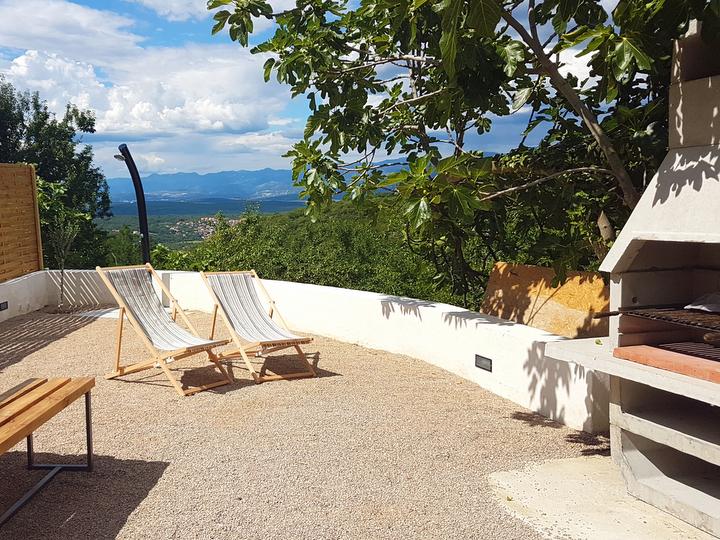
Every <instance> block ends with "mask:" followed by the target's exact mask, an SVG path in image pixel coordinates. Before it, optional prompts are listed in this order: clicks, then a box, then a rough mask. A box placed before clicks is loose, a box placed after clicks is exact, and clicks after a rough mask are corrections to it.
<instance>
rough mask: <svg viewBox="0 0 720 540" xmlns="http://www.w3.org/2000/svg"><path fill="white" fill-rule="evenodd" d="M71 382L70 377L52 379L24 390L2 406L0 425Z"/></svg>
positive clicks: (0, 407)
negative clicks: (26, 390)
mask: <svg viewBox="0 0 720 540" xmlns="http://www.w3.org/2000/svg"><path fill="white" fill-rule="evenodd" d="M69 382H70V379H50V380H49V381H47V382H46V383H45V384H41V385H40V386H38V387H36V388H33V389H32V390H31V391H29V392H24V391H23V394H22V395H21V396H19V397H18V398H17V399H14V400H13V401H11V402H9V403H7V404H6V405H2V406H0V426H3V425H4V424H7V423H8V422H9V421H10V420H12V419H13V418H15V417H16V416H17V415H19V414H20V413H22V412H24V411H26V410H27V409H29V408H30V407H32V406H33V405H35V404H36V403H39V402H40V401H42V400H43V399H44V398H45V397H46V396H48V395H50V394H52V393H53V392H55V391H56V390H58V389H59V388H60V387H61V386H63V385H66V384H67V383H69ZM23 390H24V389H23Z"/></svg>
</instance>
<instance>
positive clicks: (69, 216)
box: [47, 207, 88, 309]
mask: <svg viewBox="0 0 720 540" xmlns="http://www.w3.org/2000/svg"><path fill="white" fill-rule="evenodd" d="M87 218H88V216H87V215H85V214H82V213H80V212H76V211H72V210H66V209H65V208H64V207H59V208H58V209H57V210H56V211H55V213H54V214H53V217H52V222H51V223H50V224H49V225H50V226H49V227H48V239H47V241H48V245H49V246H50V247H51V248H52V253H53V257H54V258H55V263H56V264H57V267H58V268H59V269H60V297H59V299H58V307H59V308H61V309H62V307H63V304H64V301H65V262H66V261H67V258H68V255H69V254H70V250H71V249H72V245H73V242H74V241H75V239H76V238H77V235H78V233H79V232H80V224H81V222H82V221H83V219H87Z"/></svg>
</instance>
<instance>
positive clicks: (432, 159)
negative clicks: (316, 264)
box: [208, 0, 720, 294]
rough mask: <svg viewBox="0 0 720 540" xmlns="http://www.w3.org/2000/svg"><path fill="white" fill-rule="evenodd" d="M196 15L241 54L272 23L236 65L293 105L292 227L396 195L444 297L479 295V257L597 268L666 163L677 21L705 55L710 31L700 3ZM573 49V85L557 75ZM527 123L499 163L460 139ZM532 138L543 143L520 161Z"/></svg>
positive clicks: (417, 4) (438, 2) (568, 0)
mask: <svg viewBox="0 0 720 540" xmlns="http://www.w3.org/2000/svg"><path fill="white" fill-rule="evenodd" d="M208 7H209V9H213V10H217V11H216V13H215V21H216V23H215V26H214V28H213V33H217V32H220V31H221V30H223V29H224V28H228V29H229V33H230V37H231V39H234V40H237V41H238V42H239V43H240V44H241V45H244V46H247V45H248V43H249V42H250V33H251V32H252V30H253V26H252V18H253V17H266V18H269V19H272V20H273V21H274V22H275V23H276V30H275V33H274V35H273V36H272V37H271V38H270V39H268V40H266V41H264V42H261V43H259V44H257V45H256V46H254V47H253V49H252V52H254V53H257V54H264V55H266V58H267V59H266V62H265V65H264V74H265V78H266V80H269V79H270V77H271V76H273V75H274V76H275V77H276V78H277V80H278V81H279V82H281V83H284V84H287V85H289V86H290V88H291V89H292V92H293V95H304V96H306V98H307V99H308V103H309V107H310V115H309V117H308V120H307V125H306V128H305V132H304V137H303V140H301V141H299V142H298V143H297V144H295V145H294V147H293V149H292V150H291V151H290V152H289V153H288V156H290V157H292V159H293V174H294V180H295V182H296V183H297V185H299V186H301V187H302V188H303V190H304V191H303V195H304V196H305V197H306V198H307V201H308V213H309V214H310V215H311V216H313V217H317V216H318V215H319V211H320V209H321V208H323V207H324V206H326V205H327V204H328V203H330V202H331V201H333V200H334V199H336V198H337V197H338V196H340V195H342V196H343V197H345V198H347V199H350V200H354V201H359V202H362V201H364V200H365V199H366V198H367V197H368V194H371V193H376V192H378V191H382V190H388V191H392V192H394V193H396V194H397V195H398V196H399V201H400V203H399V204H401V205H402V206H403V208H404V213H405V231H406V234H407V236H408V240H409V242H410V244H411V245H414V246H415V247H416V248H417V249H419V250H421V251H422V253H423V254H424V256H425V257H426V258H428V259H429V260H432V261H433V262H434V263H435V264H436V265H437V268H438V270H439V272H440V275H441V277H442V278H443V280H444V281H443V282H444V283H449V284H450V285H451V286H452V288H453V290H454V291H455V292H456V293H460V294H461V293H465V292H467V291H468V290H472V288H473V287H474V283H476V282H477V281H478V280H482V275H483V271H484V267H483V265H482V264H480V265H479V266H478V261H483V260H484V255H481V256H479V255H478V253H482V254H485V253H490V257H491V258H493V259H497V258H498V257H501V256H502V257H505V256H506V258H508V259H509V260H515V261H518V262H519V261H520V259H522V258H524V257H526V256H527V257H529V258H530V261H528V262H536V263H541V262H543V261H547V262H550V263H552V264H554V265H555V266H556V267H557V268H558V269H560V270H562V269H563V268H565V267H567V266H568V265H569V266H572V267H575V268H592V267H594V266H596V265H597V261H598V258H599V257H602V254H603V253H604V251H605V250H606V248H607V246H606V242H605V241H604V240H603V239H602V238H601V237H600V236H599V230H598V228H597V226H596V220H597V219H598V217H599V216H600V215H601V213H604V214H605V215H606V216H608V218H609V219H610V220H611V222H612V223H613V224H614V225H615V226H616V227H619V226H622V224H623V223H624V220H625V219H626V218H627V215H628V213H629V211H630V209H631V208H632V207H633V206H634V204H635V203H636V201H637V199H638V197H639V192H640V191H641V190H642V189H643V187H644V185H645V183H646V181H647V179H648V178H649V177H650V176H651V175H652V174H653V173H654V171H655V170H656V168H657V167H658V165H659V161H660V158H661V157H662V155H663V154H664V152H665V148H666V133H667V130H666V127H667V118H666V110H667V94H668V84H669V71H670V69H669V64H670V51H671V45H672V40H673V39H675V38H677V37H679V36H680V35H682V34H683V33H684V32H685V30H686V29H687V26H688V22H689V20H690V19H691V18H698V19H700V20H705V21H706V24H705V25H704V26H703V34H704V38H705V39H707V40H713V39H716V34H717V29H718V27H720V25H717V24H716V22H717V20H718V14H719V13H718V12H717V2H716V0H710V1H708V0H693V1H690V0H650V1H644V0H643V1H640V0H621V1H620V2H619V3H618V5H617V7H616V8H615V9H614V11H613V12H612V14H608V13H606V11H605V9H604V8H603V6H602V4H601V3H600V2H599V1H598V0H544V1H540V2H538V1H536V0H529V1H527V2H521V1H519V0H517V1H513V0H510V1H508V0H468V1H464V0H401V1H395V0H361V1H360V2H359V3H357V2H351V1H349V0H297V1H296V2H295V5H294V7H292V8H290V9H288V10H285V11H282V12H278V13H273V12H272V10H271V8H270V6H269V4H268V3H267V2H266V1H265V0H251V1H248V0H210V2H208ZM523 10H527V12H526V13H525V12H523ZM578 52H579V53H580V54H581V55H585V57H586V58H588V59H589V64H590V67H591V73H590V74H591V77H592V78H591V79H590V80H581V79H580V78H578V76H577V75H576V74H573V73H567V71H565V70H564V69H563V62H562V60H563V59H567V58H572V56H573V55H574V54H575V53H578ZM563 72H565V73H566V75H564V76H563V74H562V73H563ZM526 108H529V109H530V110H531V111H532V112H531V115H530V119H529V123H528V126H527V130H526V132H525V134H524V137H523V138H522V139H521V140H520V141H519V144H518V145H517V147H516V148H515V149H513V150H512V151H510V152H508V153H507V154H506V155H502V156H495V157H491V156H489V155H487V154H485V153H483V152H482V151H481V150H482V148H480V147H478V146H477V144H475V145H474V146H473V144H470V143H469V142H468V140H469V139H472V137H476V135H478V134H479V135H482V134H484V133H492V127H493V119H494V118H496V117H502V116H508V115H511V114H515V113H516V112H517V111H518V110H521V109H523V110H524V109H526ZM539 126H541V127H539ZM533 129H543V130H544V134H543V135H542V140H541V142H540V143H539V144H538V145H537V146H536V147H534V148H532V147H528V146H527V145H526V143H527V136H528V134H529V133H530V132H531V131H532V130H533ZM476 140H477V139H476ZM393 153H394V154H400V155H401V156H402V159H401V161H400V163H401V164H402V165H403V166H405V170H404V171H403V172H401V173H395V174H392V175H389V174H386V173H385V170H386V167H387V165H389V164H388V163H377V160H376V156H379V155H383V154H386V155H392V154H393ZM351 155H355V156H359V159H354V158H351V157H348V156H351ZM561 173H564V174H561ZM545 180H548V181H545ZM500 194H503V196H499V195H500ZM521 237H522V238H525V241H528V242H534V245H532V246H529V247H528V249H523V248H522V247H521V246H518V245H517V244H516V240H517V238H521ZM478 246H481V247H480V248H478ZM478 249H479V250H480V251H479V252H478Z"/></svg>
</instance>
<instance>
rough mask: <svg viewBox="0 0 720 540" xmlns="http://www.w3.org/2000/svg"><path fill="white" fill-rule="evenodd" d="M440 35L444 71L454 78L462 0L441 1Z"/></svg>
mask: <svg viewBox="0 0 720 540" xmlns="http://www.w3.org/2000/svg"><path fill="white" fill-rule="evenodd" d="M443 4H444V5H445V7H444V9H443V18H442V36H440V54H441V55H442V65H443V69H444V70H445V73H447V76H448V77H449V78H450V79H454V78H455V58H456V57H457V29H458V23H459V21H460V13H461V10H462V6H463V3H462V0H448V1H446V2H444V3H443Z"/></svg>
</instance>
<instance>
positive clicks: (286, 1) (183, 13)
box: [131, 0, 295, 32]
mask: <svg viewBox="0 0 720 540" xmlns="http://www.w3.org/2000/svg"><path fill="white" fill-rule="evenodd" d="M131 1H133V2H135V3H136V4H141V5H143V6H145V7H147V8H150V9H152V10H153V11H154V12H155V13H157V14H158V15H160V16H161V17H165V18H166V19H168V20H170V21H187V20H190V19H195V20H203V19H207V18H209V17H210V16H212V14H213V12H210V11H208V9H207V1H206V0H131ZM270 5H271V6H272V7H273V11H275V12H279V11H283V10H286V9H289V8H291V7H293V6H295V0H271V2H270ZM220 9H227V10H230V11H232V10H233V9H234V6H233V5H232V4H230V5H228V6H221V7H220V8H218V9H217V10H216V11H218V10H220ZM253 23H254V32H262V31H263V30H266V29H268V28H270V27H271V26H272V24H273V22H272V20H270V19H267V18H265V17H256V18H254V20H253Z"/></svg>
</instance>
